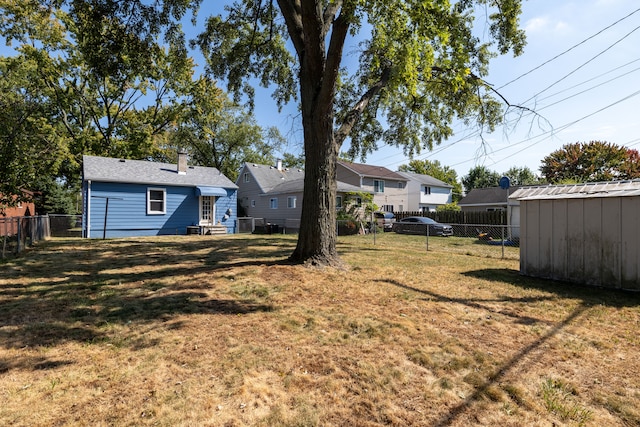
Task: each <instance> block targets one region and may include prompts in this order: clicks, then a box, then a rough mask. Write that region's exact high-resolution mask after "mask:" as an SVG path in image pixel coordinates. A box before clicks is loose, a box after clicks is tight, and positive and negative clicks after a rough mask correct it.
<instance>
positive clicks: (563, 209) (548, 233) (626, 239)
mask: <svg viewBox="0 0 640 427" xmlns="http://www.w3.org/2000/svg"><path fill="white" fill-rule="evenodd" d="M511 200H514V201H517V202H518V203H519V206H518V210H519V218H520V272H521V273H522V274H524V275H528V276H534V277H543V278H550V279H556V280H566V281H571V282H577V283H584V284H589V285H596V286H607V287H614V288H623V289H632V290H640V219H639V218H640V215H639V214H640V180H633V181H613V182H604V183H589V184H575V185H550V186H544V187H523V188H520V189H518V190H517V191H515V192H514V193H513V194H511V196H510V201H511ZM513 206H515V204H514V205H513Z"/></svg>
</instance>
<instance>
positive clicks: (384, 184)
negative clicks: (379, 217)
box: [336, 161, 408, 212]
mask: <svg viewBox="0 0 640 427" xmlns="http://www.w3.org/2000/svg"><path fill="white" fill-rule="evenodd" d="M336 171H337V176H338V183H340V182H343V183H346V184H350V185H352V186H354V187H356V188H357V189H358V190H357V191H363V192H368V193H373V203H374V204H376V205H377V206H378V207H379V208H380V209H381V210H383V211H388V212H396V211H404V210H406V209H407V203H408V198H407V197H408V196H407V188H406V187H407V178H405V177H404V176H402V175H400V174H399V173H397V172H393V171H391V170H389V169H387V168H385V167H382V166H373V165H365V164H361V163H349V162H344V161H339V162H338V165H337V168H336Z"/></svg>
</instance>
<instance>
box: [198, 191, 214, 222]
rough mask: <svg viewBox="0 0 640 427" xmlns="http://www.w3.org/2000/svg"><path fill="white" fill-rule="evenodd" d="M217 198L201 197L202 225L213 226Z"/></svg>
mask: <svg viewBox="0 0 640 427" xmlns="http://www.w3.org/2000/svg"><path fill="white" fill-rule="evenodd" d="M215 203H216V198H215V196H200V225H212V224H213V221H214V218H215Z"/></svg>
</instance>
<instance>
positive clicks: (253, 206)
mask: <svg viewBox="0 0 640 427" xmlns="http://www.w3.org/2000/svg"><path fill="white" fill-rule="evenodd" d="M251 207H252V208H255V207H256V201H255V200H252V201H251Z"/></svg>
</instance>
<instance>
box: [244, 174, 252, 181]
mask: <svg viewBox="0 0 640 427" xmlns="http://www.w3.org/2000/svg"><path fill="white" fill-rule="evenodd" d="M250 179H251V178H249V173H248V172H245V174H244V182H249V181H250Z"/></svg>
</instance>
